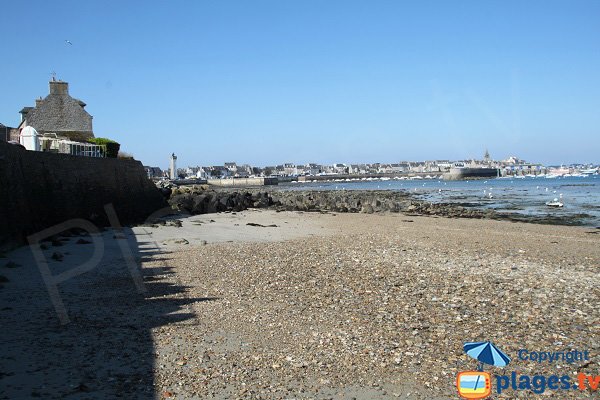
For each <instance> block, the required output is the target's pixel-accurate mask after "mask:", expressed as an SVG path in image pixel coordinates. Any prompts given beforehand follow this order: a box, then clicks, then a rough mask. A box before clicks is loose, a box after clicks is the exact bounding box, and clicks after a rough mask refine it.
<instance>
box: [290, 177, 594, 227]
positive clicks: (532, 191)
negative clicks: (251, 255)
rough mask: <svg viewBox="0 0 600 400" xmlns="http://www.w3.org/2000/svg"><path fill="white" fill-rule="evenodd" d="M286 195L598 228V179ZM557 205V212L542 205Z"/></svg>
mask: <svg viewBox="0 0 600 400" xmlns="http://www.w3.org/2000/svg"><path fill="white" fill-rule="evenodd" d="M286 188H287V189H289V190H393V191H409V192H410V193H411V194H414V195H415V196H416V197H417V198H419V199H421V200H425V201H430V202H438V203H456V204H458V205H461V206H464V207H472V208H475V209H493V210H496V211H499V212H502V213H514V214H520V215H522V216H525V217H531V216H533V217H542V218H556V217H558V218H560V219H564V220H565V221H571V222H572V224H573V225H583V226H593V227H600V175H589V176H568V177H560V176H559V177H553V178H546V177H544V176H539V177H523V178H513V177H502V178H494V179H477V180H461V181H444V180H442V179H439V178H433V179H425V178H424V179H413V180H409V179H402V180H401V179H393V178H382V179H372V180H335V181H320V182H294V183H291V184H289V185H287V187H286ZM555 199H557V200H560V201H562V203H563V207H561V208H553V207H549V206H547V205H546V203H547V202H551V201H553V200H555Z"/></svg>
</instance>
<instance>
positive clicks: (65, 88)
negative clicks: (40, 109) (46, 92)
mask: <svg viewBox="0 0 600 400" xmlns="http://www.w3.org/2000/svg"><path fill="white" fill-rule="evenodd" d="M50 94H60V95H68V94H69V83H68V82H62V81H50Z"/></svg>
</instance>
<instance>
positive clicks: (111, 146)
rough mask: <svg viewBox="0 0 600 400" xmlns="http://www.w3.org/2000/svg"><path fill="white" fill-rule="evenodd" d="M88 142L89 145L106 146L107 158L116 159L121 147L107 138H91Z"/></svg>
mask: <svg viewBox="0 0 600 400" xmlns="http://www.w3.org/2000/svg"><path fill="white" fill-rule="evenodd" d="M89 141H90V143H94V144H97V145H102V146H106V157H108V158H117V156H118V155H119V149H120V148H121V145H120V144H119V143H117V142H115V141H114V140H110V139H107V138H93V139H90V140H89Z"/></svg>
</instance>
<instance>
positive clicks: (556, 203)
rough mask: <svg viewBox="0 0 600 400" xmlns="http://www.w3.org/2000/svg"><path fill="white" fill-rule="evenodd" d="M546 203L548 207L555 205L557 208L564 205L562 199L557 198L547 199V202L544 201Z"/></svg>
mask: <svg viewBox="0 0 600 400" xmlns="http://www.w3.org/2000/svg"><path fill="white" fill-rule="evenodd" d="M546 205H547V206H548V207H556V208H559V207H562V206H564V205H565V204H564V203H563V202H562V201H560V200H558V199H554V200H552V201H549V202H547V203H546Z"/></svg>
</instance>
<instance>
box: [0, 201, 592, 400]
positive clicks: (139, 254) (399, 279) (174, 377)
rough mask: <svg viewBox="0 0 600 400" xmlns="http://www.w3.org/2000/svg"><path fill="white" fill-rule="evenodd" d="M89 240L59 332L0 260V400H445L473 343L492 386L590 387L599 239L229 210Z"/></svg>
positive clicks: (25, 254) (466, 365)
mask: <svg viewBox="0 0 600 400" xmlns="http://www.w3.org/2000/svg"><path fill="white" fill-rule="evenodd" d="M178 221H179V222H178ZM101 238H102V243H103V246H104V252H103V256H102V259H101V262H100V263H99V265H97V266H96V267H95V268H93V269H92V270H90V271H88V272H85V273H83V274H81V275H78V276H75V277H73V278H71V279H68V280H65V281H64V282H61V283H59V284H58V293H59V294H60V297H61V299H62V302H63V303H64V305H65V309H66V312H67V314H68V319H69V323H67V324H61V323H60V322H61V321H60V320H59V318H58V315H57V313H56V311H55V307H54V304H53V303H52V301H51V299H50V297H49V292H48V288H47V285H46V284H44V281H43V280H42V277H41V274H40V270H39V268H38V265H37V264H36V262H34V260H33V258H32V252H31V250H30V249H29V248H28V247H22V248H20V249H17V250H14V251H12V252H10V253H8V254H5V255H4V256H5V257H4V258H0V275H1V276H2V277H4V278H5V279H3V281H4V282H2V283H0V285H2V288H1V289H0V299H1V303H0V310H1V311H0V321H1V324H2V327H3V334H2V335H3V346H4V347H5V351H3V355H2V359H0V368H1V369H0V387H1V388H2V390H1V391H0V398H5V399H13V398H31V397H41V398H70V399H71V398H73V399H79V398H81V399H89V398H115V397H122V398H128V399H130V398H140V399H152V398H177V399H205V398H218V399H226V398H263V399H279V398H318V399H329V398H335V399H342V398H343V399H351V398H357V399H388V398H403V399H448V398H457V394H456V386H455V379H456V374H457V373H458V372H459V371H463V370H473V369H475V368H476V367H477V362H476V361H475V360H473V359H471V358H469V357H468V356H466V355H465V354H464V353H463V351H462V345H463V343H464V342H467V341H486V340H491V341H493V342H494V343H495V344H496V345H498V346H499V347H500V348H501V349H502V350H503V351H504V352H506V353H507V354H508V355H509V356H510V357H511V358H512V362H511V363H510V365H509V366H507V367H505V368H504V370H503V369H501V368H493V367H490V368H489V371H490V372H492V373H498V374H502V373H505V374H510V373H511V372H513V371H517V373H518V374H520V375H522V374H529V375H550V374H557V375H569V376H571V377H572V379H573V380H575V379H576V378H575V376H576V374H577V373H578V372H584V373H587V374H593V375H598V365H599V362H600V358H599V352H600V345H599V343H600V341H599V340H598V339H599V338H600V311H599V310H598V302H599V300H600V284H599V281H598V272H599V271H598V266H599V265H600V230H599V229H594V228H580V227H565V226H550V225H535V224H525V223H512V222H506V221H492V220H479V219H449V218H437V217H417V216H406V215H402V214H371V215H366V214H342V213H303V212H276V211H274V210H260V211H259V210H247V211H242V212H237V213H232V212H230V213H219V214H205V215H195V216H178V217H176V218H175V220H174V219H173V218H172V219H171V220H169V221H167V222H166V223H164V224H156V223H154V224H149V225H145V226H138V227H133V228H125V229H124V230H123V232H117V231H113V230H105V231H103V232H102V234H101ZM82 239H83V241H84V242H85V241H89V240H85V237H79V236H71V237H63V238H61V240H56V239H55V241H54V242H53V243H47V244H46V245H45V247H46V249H45V250H43V252H44V255H45V256H46V259H47V260H48V265H49V267H50V270H51V271H52V274H53V275H54V276H56V275H57V274H59V273H60V272H64V271H68V270H70V269H72V268H74V267H76V266H77V265H80V264H81V263H83V262H85V260H86V259H87V258H89V257H90V255H91V253H92V251H93V249H92V248H93V247H94V244H92V243H82V242H81V240H82ZM78 241H79V244H78V243H77V242H78ZM124 244H127V246H124ZM124 248H126V249H129V250H127V251H125V250H123V249H124ZM54 253H59V254H58V255H56V256H55V257H54V258H55V259H60V260H53V259H52V255H53V254H54ZM132 261H133V264H132ZM132 265H135V270H133V269H132V267H131V266H132ZM136 271H137V272H136ZM137 273H139V274H141V277H142V278H143V288H142V289H143V291H142V292H140V290H139V289H140V288H139V287H136V285H135V275H136V274H137ZM520 349H528V350H531V351H570V350H581V351H584V350H586V351H588V352H589V354H590V356H591V360H589V361H586V362H582V361H577V362H574V363H567V362H566V361H557V362H554V363H552V364H550V363H538V362H532V361H526V360H521V359H519V358H518V357H517V354H518V352H519V350H520ZM486 370H487V369H486ZM539 396H540V395H538V394H534V393H532V392H531V391H512V390H507V391H505V392H504V393H502V394H501V395H498V396H497V397H498V398H538V397H539ZM596 396H597V393H593V392H591V391H589V390H588V391H584V392H580V391H569V392H565V391H551V390H548V391H546V392H545V393H544V394H543V397H541V398H557V399H558V398H563V399H564V398H595V397H596Z"/></svg>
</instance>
